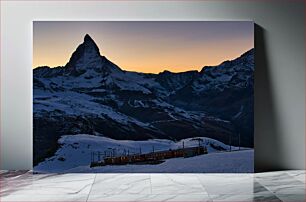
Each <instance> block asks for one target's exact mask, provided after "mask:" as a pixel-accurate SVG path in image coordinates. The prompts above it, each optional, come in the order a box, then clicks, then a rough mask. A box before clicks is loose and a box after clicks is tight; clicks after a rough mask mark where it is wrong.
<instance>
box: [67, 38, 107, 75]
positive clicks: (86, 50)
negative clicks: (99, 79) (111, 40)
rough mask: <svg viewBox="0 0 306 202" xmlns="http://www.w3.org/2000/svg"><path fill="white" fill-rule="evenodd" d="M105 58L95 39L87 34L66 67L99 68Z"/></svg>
mask: <svg viewBox="0 0 306 202" xmlns="http://www.w3.org/2000/svg"><path fill="white" fill-rule="evenodd" d="M102 60H103V58H102V57H101V55H100V51H99V48H98V46H97V44H96V43H95V42H94V40H93V39H92V38H91V37H90V36H89V35H88V34H86V35H85V37H84V42H83V43H82V44H80V45H79V46H78V47H77V49H76V50H75V51H74V53H73V54H72V56H71V58H70V60H69V62H68V63H67V64H66V68H69V69H71V70H74V71H81V70H87V69H91V68H97V67H98V66H100V65H101V62H102Z"/></svg>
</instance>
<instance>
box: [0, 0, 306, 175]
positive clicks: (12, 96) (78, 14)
mask: <svg viewBox="0 0 306 202" xmlns="http://www.w3.org/2000/svg"><path fill="white" fill-rule="evenodd" d="M304 19H305V16H304V3H303V1H298V0H296V1H289V0H288V1H236V0H227V1H225V0H223V1H222V0H217V1H216V0H214V1H213V0H212V1H194V2H192V1H188V2H183V1H177V2H176V1H168V2H167V1H155V2H153V1H129V2H128V1H113V2H111V1H109V2H107V1H84V2H82V1H75V2H71V1H70V2H60V1H41V2H38V1H37V2H35V1H1V147H0V149H1V150H0V151H1V164H0V167H1V169H31V168H32V21H33V20H95V21H97V20H254V21H255V23H257V24H258V25H259V26H257V28H256V37H257V41H256V43H255V49H256V70H255V96H256V99H255V150H256V151H255V159H256V160H255V164H256V167H257V170H267V169H304V168H305V85H304V84H305V83H304V82H305V69H304V67H305V49H304V45H305V40H304V36H305V29H304V25H305V21H304ZM256 46H257V47H256Z"/></svg>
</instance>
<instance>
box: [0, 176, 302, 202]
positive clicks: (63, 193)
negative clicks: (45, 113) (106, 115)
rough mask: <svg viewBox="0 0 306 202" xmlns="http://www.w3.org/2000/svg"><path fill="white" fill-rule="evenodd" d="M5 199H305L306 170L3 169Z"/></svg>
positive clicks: (0, 187)
mask: <svg viewBox="0 0 306 202" xmlns="http://www.w3.org/2000/svg"><path fill="white" fill-rule="evenodd" d="M0 175H1V183H0V194H1V195H0V197H1V198H0V201H2V202H4V201H23V202H25V201H27V202H28V201H40V202H43V201H61V202H70V201H84V202H85V201H96V202H105V201H108V202H111V201H116V202H117V201H151V202H159V201H175V202H179V201H184V202H188V201H190V202H197V201H228V202H230V201H231V202H235V201H243V202H248V201H269V202H270V201H275V202H280V201H284V202H287V201H288V202H289V201H290V202H302V201H305V193H306V191H305V171H297V170H294V171H278V172H269V173H257V174H43V175H42V174H40V175H33V174H32V173H31V172H26V171H10V172H4V171H1V172H0Z"/></svg>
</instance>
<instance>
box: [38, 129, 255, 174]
mask: <svg viewBox="0 0 306 202" xmlns="http://www.w3.org/2000/svg"><path fill="white" fill-rule="evenodd" d="M196 139H198V138H196ZM200 139H202V140H203V146H206V147H207V149H208V154H207V155H203V156H198V157H191V158H178V159H168V160H166V162H164V163H162V164H160V165H136V166H135V165H125V166H105V167H100V168H90V167H89V165H90V161H91V152H101V153H103V152H104V151H108V150H113V149H116V154H117V155H122V154H124V153H125V152H126V151H129V153H130V154H133V153H139V150H140V149H141V152H142V153H149V152H152V150H153V148H154V151H164V150H168V149H169V148H171V149H177V148H182V145H183V142H184V145H185V147H192V146H197V144H198V142H197V141H196V140H195V139H194V138H188V139H183V140H181V141H178V142H174V141H171V140H164V139H152V140H146V141H131V140H113V139H110V138H106V137H99V136H93V135H86V134H79V135H67V136H63V137H61V139H60V140H59V143H60V145H61V146H60V148H59V149H58V150H57V152H56V153H55V155H54V156H53V157H51V158H48V159H46V160H45V161H44V162H42V163H40V164H39V165H38V166H36V167H35V168H34V170H35V171H37V172H50V171H51V172H224V171H228V172H252V170H251V169H252V168H253V167H252V163H251V162H252V159H253V156H252V155H253V152H252V151H239V152H238V151H237V150H238V148H237V147H232V148H231V149H232V153H228V152H224V151H228V150H229V149H230V148H229V146H228V145H226V144H223V143H221V142H219V141H217V140H214V139H211V138H204V137H200ZM218 147H220V148H222V149H223V152H222V151H220V150H217V149H216V148H218ZM241 149H243V150H245V149H246V148H241ZM233 151H235V152H233ZM220 152H222V153H220ZM96 160H97V159H96ZM219 160H220V161H219ZM220 163H221V165H220ZM135 169H136V170H135Z"/></svg>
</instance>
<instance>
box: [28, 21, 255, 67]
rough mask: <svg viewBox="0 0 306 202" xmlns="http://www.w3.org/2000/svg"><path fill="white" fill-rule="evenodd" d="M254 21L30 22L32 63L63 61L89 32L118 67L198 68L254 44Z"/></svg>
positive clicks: (229, 57)
mask: <svg viewBox="0 0 306 202" xmlns="http://www.w3.org/2000/svg"><path fill="white" fill-rule="evenodd" d="M253 29H254V26H253V22H249V21H242V22H241V21H240V22H239V21H237V22H235V21H234V22H216V21H211V22H209V21H208V22H201V21H199V22H144V21H142V22H103V21H101V22H84V21H82V22H63V21H58V22H53V21H52V22H48V21H46V22H43V21H39V22H38V21H37V22H34V24H33V51H34V52H33V68H36V67H38V66H50V67H56V66H64V65H65V64H66V63H67V62H68V60H69V58H70V56H71V54H72V53H73V52H74V51H75V49H76V48H77V46H78V45H79V44H81V43H82V42H83V38H84V36H85V34H87V33H88V34H89V35H90V36H91V37H92V38H93V40H94V41H95V42H96V44H97V45H98V47H99V49H100V53H101V55H104V56H106V57H107V58H108V59H109V60H111V61H112V62H114V63H115V64H117V65H118V66H119V67H120V68H121V69H124V70H128V71H136V72H145V73H159V72H162V71H164V70H169V71H172V72H183V71H188V70H201V69H202V68H203V67H204V66H213V65H218V64H220V63H221V62H223V61H225V60H231V59H234V58H236V57H239V56H240V55H241V54H243V53H244V52H246V51H248V50H249V49H251V48H253V47H254V35H253V32H254V30H253Z"/></svg>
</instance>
